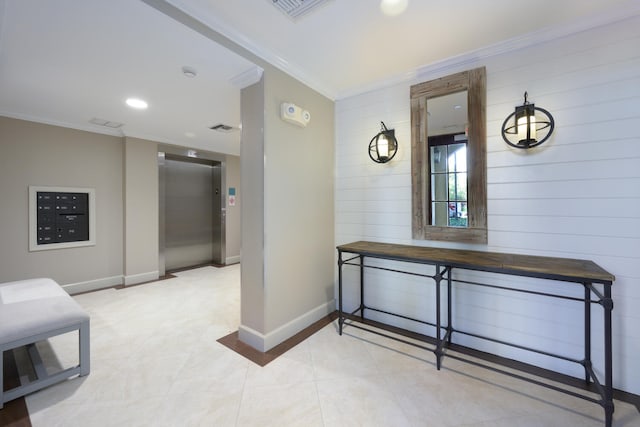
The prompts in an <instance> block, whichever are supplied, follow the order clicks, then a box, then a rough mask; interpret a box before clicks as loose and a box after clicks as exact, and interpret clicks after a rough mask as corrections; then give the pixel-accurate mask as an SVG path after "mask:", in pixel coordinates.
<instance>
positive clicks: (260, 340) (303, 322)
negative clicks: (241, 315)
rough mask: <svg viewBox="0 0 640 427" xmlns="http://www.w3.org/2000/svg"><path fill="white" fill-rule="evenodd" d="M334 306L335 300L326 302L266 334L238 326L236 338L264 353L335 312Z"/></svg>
mask: <svg viewBox="0 0 640 427" xmlns="http://www.w3.org/2000/svg"><path fill="white" fill-rule="evenodd" d="M335 305H336V302H335V300H331V301H328V302H326V303H324V304H322V305H320V306H318V307H316V308H314V309H312V310H310V311H308V312H306V313H304V314H303V315H301V316H298V317H297V318H295V319H293V320H292V321H290V322H288V323H285V324H284V325H282V326H280V327H279V328H277V329H275V330H273V331H271V332H269V333H267V334H262V333H260V332H258V331H256V330H254V329H251V328H249V327H247V326H244V325H240V327H239V328H238V338H239V339H240V341H242V342H244V343H245V344H248V345H250V346H251V347H253V348H255V349H256V350H259V351H261V352H263V353H264V352H266V351H269V350H271V349H272V348H273V347H275V346H277V345H278V344H280V343H281V342H283V341H285V340H287V339H289V338H291V337H292V336H294V335H295V334H297V333H298V332H300V331H301V330H303V329H304V328H306V327H308V326H310V325H312V324H313V323H315V322H317V321H318V320H320V319H322V318H323V317H325V316H327V315H329V314H330V313H332V312H333V311H335Z"/></svg>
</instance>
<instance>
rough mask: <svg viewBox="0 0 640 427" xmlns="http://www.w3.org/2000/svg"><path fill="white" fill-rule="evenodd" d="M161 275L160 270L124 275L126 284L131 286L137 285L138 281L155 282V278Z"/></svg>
mask: <svg viewBox="0 0 640 427" xmlns="http://www.w3.org/2000/svg"><path fill="white" fill-rule="evenodd" d="M159 277H160V272H159V271H158V270H156V271H149V272H147V273H139V274H131V275H129V276H124V285H125V286H129V285H137V284H138V283H144V282H153V281H154V280H158V278H159Z"/></svg>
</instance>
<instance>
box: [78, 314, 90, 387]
mask: <svg viewBox="0 0 640 427" xmlns="http://www.w3.org/2000/svg"><path fill="white" fill-rule="evenodd" d="M89 323H90V322H89V321H88V320H87V321H86V322H84V323H82V324H81V325H80V330H79V332H78V339H79V343H78V345H79V352H80V376H81V377H83V376H85V375H89V371H90V369H91V361H90V359H91V358H90V348H91V342H90V333H89Z"/></svg>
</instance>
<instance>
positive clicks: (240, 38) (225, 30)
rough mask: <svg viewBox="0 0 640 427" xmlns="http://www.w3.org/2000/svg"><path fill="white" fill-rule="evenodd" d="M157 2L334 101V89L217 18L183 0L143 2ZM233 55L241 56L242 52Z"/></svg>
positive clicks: (152, 4)
mask: <svg viewBox="0 0 640 427" xmlns="http://www.w3.org/2000/svg"><path fill="white" fill-rule="evenodd" d="M158 1H164V2H165V3H167V4H169V5H171V6H173V7H175V8H176V9H179V10H180V11H181V12H183V13H185V14H187V15H189V16H190V17H191V18H193V19H195V20H196V21H199V22H201V23H202V24H204V25H205V26H207V27H209V29H211V30H212V31H214V32H216V33H218V34H219V35H221V36H222V37H225V38H226V39H228V40H229V41H231V42H233V43H235V44H236V45H238V46H239V47H241V48H243V49H246V50H247V51H248V52H250V53H252V54H253V55H255V56H256V57H258V58H260V59H262V60H263V61H265V62H266V63H267V64H269V65H271V66H273V67H275V68H277V69H279V70H280V71H282V72H284V73H286V74H288V75H289V76H291V77H293V78H295V79H296V80H299V81H300V82H301V83H303V84H305V85H306V86H308V87H310V88H311V89H313V90H315V91H316V92H318V93H320V94H321V95H323V96H325V97H327V98H329V99H331V100H335V99H336V94H337V92H336V91H335V90H334V89H332V88H331V87H329V86H328V85H326V84H324V83H322V82H321V81H319V80H318V79H315V78H313V77H312V76H310V75H309V74H308V73H306V72H304V71H303V70H302V69H301V68H300V67H298V66H297V65H295V64H293V63H291V62H290V61H288V60H287V59H285V58H284V57H283V56H281V55H280V54H278V53H277V52H274V51H271V50H269V49H267V48H264V47H263V46H260V45H258V44H256V43H255V42H254V41H252V40H250V39H249V38H248V37H246V36H245V35H244V34H242V33H240V32H239V31H237V30H236V29H234V28H233V27H231V26H230V25H229V24H227V23H225V22H224V21H222V20H221V19H220V18H218V17H217V16H214V15H211V14H208V13H207V12H206V11H204V10H202V9H200V10H198V9H196V8H194V7H193V5H187V4H186V2H185V1H184V0H145V2H146V3H147V4H149V5H150V6H152V7H155V6H154V4H155V3H157V2H158ZM234 53H236V54H239V55H241V56H243V55H242V52H234ZM246 59H248V60H250V61H252V60H253V59H252V58H246Z"/></svg>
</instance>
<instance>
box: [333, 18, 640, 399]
mask: <svg viewBox="0 0 640 427" xmlns="http://www.w3.org/2000/svg"><path fill="white" fill-rule="evenodd" d="M638 46H640V17H633V18H630V19H628V20H625V21H621V22H617V23H614V24H612V25H608V26H604V27H600V28H596V29H592V30H589V31H585V32H581V33H577V34H574V35H571V36H568V37H563V38H560V39H557V40H554V41H551V42H546V43H541V44H538V45H535V46H532V47H528V48H524V49H520V50H517V51H512V52H508V53H502V54H499V55H495V56H492V57H488V58H484V59H482V60H475V61H468V62H466V63H465V64H464V65H459V66H452V67H450V69H448V70H446V72H442V71H440V72H438V73H437V74H436V73H430V74H426V75H421V76H420V78H419V79H415V80H414V81H410V82H406V83H402V84H397V85H394V86H391V87H388V88H385V89H381V90H376V91H372V92H369V93H365V94H362V95H357V96H353V97H350V98H346V99H342V100H339V101H338V102H337V103H336V196H335V197H336V244H342V243H347V242H350V241H355V240H373V241H382V242H392V243H403V244H416V245H432V246H441V247H453V248H457V247H466V248H473V249H479V250H489V251H498V252H511V253H523V254H532V255H546V256H557V257H567V258H582V259H590V260H593V261H595V262H596V263H598V264H599V265H600V266H602V267H603V268H605V269H606V270H608V271H610V272H611V273H613V274H615V275H616V282H615V283H614V286H613V297H614V303H615V308H614V311H613V313H614V320H613V330H614V337H613V340H614V386H615V387H616V388H619V389H622V390H626V391H629V392H632V393H636V394H637V393H640V371H639V370H638V369H637V354H639V352H640V328H638V327H637V325H638V324H640V311H639V310H638V307H639V306H640V286H638V281H639V280H640V130H639V129H640V127H639V126H638V123H640V49H639V48H638ZM482 65H485V66H486V68H487V121H488V123H487V125H488V126H487V133H488V135H487V137H488V138H487V151H488V160H487V169H488V171H487V172H488V173H487V178H488V232H489V241H488V245H486V246H484V245H479V246H470V245H463V244H456V243H448V242H429V241H414V240H412V238H411V175H410V173H411V164H410V163H411V161H410V159H411V153H410V110H409V86H410V85H412V84H415V83H418V82H420V81H426V80H431V79H433V78H437V77H441V76H442V75H444V74H449V73H453V72H457V71H462V70H464V69H471V68H474V67H477V66H482ZM525 90H526V91H528V92H529V100H530V101H532V102H535V103H536V105H538V106H540V107H543V108H545V109H547V110H549V111H550V112H551V113H552V114H553V116H554V118H555V120H556V130H555V132H554V135H553V136H552V137H551V139H550V140H549V141H547V142H546V143H545V144H544V145H542V146H540V147H538V148H536V149H532V150H528V151H524V150H518V151H516V150H515V149H511V148H510V147H508V146H507V145H506V144H505V143H504V142H503V141H502V138H501V136H500V127H501V125H502V121H503V120H504V118H505V117H506V116H507V115H508V114H510V113H511V112H512V111H513V108H514V107H515V106H516V105H519V104H521V103H522V96H523V93H524V91H525ZM381 120H383V121H384V122H385V124H386V125H387V127H388V128H395V129H396V135H397V137H398V140H399V142H400V147H399V152H398V154H397V156H396V158H394V159H393V160H392V161H391V163H389V164H386V165H378V164H375V163H373V162H372V161H371V160H370V159H369V158H368V156H367V152H366V150H367V144H368V142H369V140H370V139H371V137H372V136H374V135H375V134H376V132H378V130H379V125H380V121H381ZM356 277H357V276H356V271H355V269H354V268H352V269H350V270H348V271H346V280H347V281H348V282H349V283H350V285H354V286H350V287H349V289H347V291H346V299H347V308H355V303H356V301H355V295H356V291H355V284H356ZM483 277H484V278H485V279H486V277H487V276H486V275H485V276H483ZM366 278H367V281H368V283H369V284H370V285H371V286H370V288H369V293H368V295H367V303H368V304H369V305H372V306H383V307H387V308H392V309H394V310H399V311H401V312H404V313H406V314H408V315H415V316H419V317H421V318H425V319H427V320H432V319H433V318H434V314H433V308H432V307H431V305H432V304H431V303H430V301H432V298H433V295H432V294H431V290H430V289H429V286H425V285H424V282H425V281H424V280H423V281H422V282H421V281H420V280H418V279H416V278H407V277H406V276H404V277H403V276H400V275H397V274H391V273H385V272H379V271H375V270H371V271H370V272H368V273H367V276H366ZM497 280H503V279H501V278H498V279H497ZM511 283H512V284H514V283H515V284H518V283H522V284H528V285H529V286H534V287H536V288H538V289H542V290H544V289H545V288H548V287H549V286H552V285H551V284H549V283H545V282H544V281H533V280H527V279H514V280H512V281H511ZM556 286H557V285H556ZM566 288H568V290H567V292H568V293H570V294H573V295H577V296H580V295H581V293H582V288H581V287H580V286H577V285H569V284H567V285H566ZM456 299H457V301H458V302H457V304H456V306H455V307H454V313H453V314H454V319H455V320H454V322H455V326H457V327H459V328H461V329H467V330H471V331H476V332H479V333H483V334H488V335H492V336H496V337H498V338H503V339H506V340H509V341H515V342H519V343H522V344H525V345H526V344H531V343H535V346H538V347H540V348H541V349H543V350H551V351H554V352H558V353H562V354H567V355H569V356H575V357H577V358H580V357H581V348H582V341H583V338H582V337H583V332H582V311H581V309H580V306H579V305H578V304H577V303H572V302H563V301H556V300H553V301H549V300H547V299H539V298H537V297H532V296H528V297H523V296H514V295H504V294H501V293H499V292H497V291H491V290H482V289H481V290H472V289H468V288H466V289H465V288H464V287H460V288H459V290H458V291H457V294H456ZM594 313H597V315H596V316H595V319H597V320H594V322H593V342H594V347H595V348H594V354H593V359H594V364H595V366H596V371H597V372H601V371H602V369H601V368H602V362H601V358H602V326H601V322H600V319H601V316H600V313H601V310H599V307H595V310H594ZM379 318H380V319H382V320H385V321H388V322H395V323H396V324H399V325H401V326H405V327H408V325H407V324H406V323H405V322H400V321H395V320H392V319H385V318H384V317H379ZM418 330H421V331H423V332H426V333H430V334H432V333H433V330H432V329H430V328H418ZM454 336H455V335H454ZM456 341H457V342H460V343H462V344H465V345H470V346H474V347H477V348H480V349H482V350H487V351H491V352H496V353H498V354H501V355H504V356H507V357H517V358H519V359H521V360H524V361H526V362H529V363H534V364H536V365H539V366H543V367H546V368H551V369H555V370H559V371H561V372H564V373H568V374H571V375H575V376H578V377H583V375H584V374H583V370H582V369H581V368H580V367H579V366H577V365H576V366H575V367H574V366H573V365H567V364H565V363H563V362H558V361H555V360H549V359H547V358H545V357H543V356H537V355H530V354H523V353H521V352H519V351H516V350H513V349H510V348H504V347H500V346H498V345H495V344H491V343H484V342H476V341H474V340H471V339H467V338H464V337H460V336H459V337H457V338H456Z"/></svg>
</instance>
